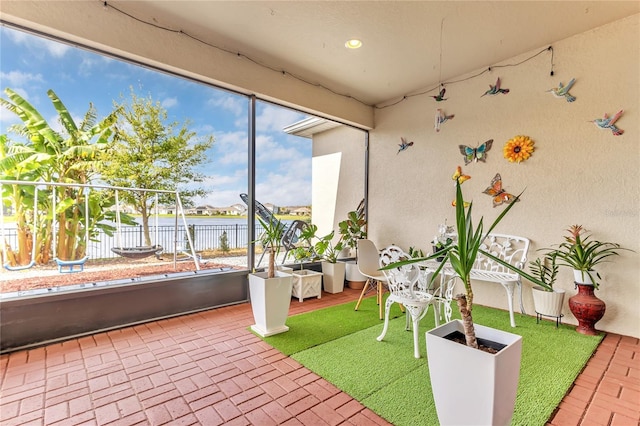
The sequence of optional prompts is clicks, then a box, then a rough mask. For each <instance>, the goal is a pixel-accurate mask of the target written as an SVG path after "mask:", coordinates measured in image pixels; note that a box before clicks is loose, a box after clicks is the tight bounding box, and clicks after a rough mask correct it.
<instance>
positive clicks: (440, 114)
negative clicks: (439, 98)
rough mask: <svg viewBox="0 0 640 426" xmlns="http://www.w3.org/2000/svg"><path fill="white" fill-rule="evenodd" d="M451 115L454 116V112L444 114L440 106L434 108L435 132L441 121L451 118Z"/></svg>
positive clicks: (437, 130)
mask: <svg viewBox="0 0 640 426" xmlns="http://www.w3.org/2000/svg"><path fill="white" fill-rule="evenodd" d="M453 117H455V114H451V115H446V114H445V113H444V112H442V110H441V109H440V108H438V109H437V110H436V118H435V123H434V124H435V125H434V127H435V129H436V132H439V131H440V125H442V123H444V122H445V121H447V120H451V119H452V118H453Z"/></svg>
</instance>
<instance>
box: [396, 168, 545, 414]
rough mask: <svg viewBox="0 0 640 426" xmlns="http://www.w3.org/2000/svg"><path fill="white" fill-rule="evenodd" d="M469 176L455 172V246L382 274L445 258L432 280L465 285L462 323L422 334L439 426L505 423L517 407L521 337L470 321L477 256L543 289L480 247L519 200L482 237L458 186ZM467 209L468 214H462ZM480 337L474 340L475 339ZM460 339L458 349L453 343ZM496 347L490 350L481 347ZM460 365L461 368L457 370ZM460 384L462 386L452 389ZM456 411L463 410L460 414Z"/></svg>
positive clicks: (459, 301)
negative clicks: (445, 276)
mask: <svg viewBox="0 0 640 426" xmlns="http://www.w3.org/2000/svg"><path fill="white" fill-rule="evenodd" d="M468 178H469V177H468V176H466V175H463V174H462V170H461V168H460V167H458V169H457V171H456V173H455V174H454V175H453V179H454V180H455V181H456V203H455V208H456V230H455V232H456V236H457V238H456V241H454V242H453V243H452V244H451V245H449V246H446V247H444V248H443V250H442V251H440V252H438V253H434V254H432V255H430V256H428V257H426V258H417V259H408V260H405V261H402V262H397V263H395V264H391V265H388V266H387V267H385V268H384V269H390V268H397V267H399V266H402V265H405V264H408V263H414V262H423V261H426V260H432V259H435V258H436V257H439V256H444V258H443V259H442V261H441V262H440V264H439V266H438V267H437V268H436V270H435V272H434V274H433V275H432V276H431V278H430V280H431V281H433V280H435V279H436V276H437V275H438V274H439V273H440V272H441V271H443V270H444V268H445V266H446V267H447V269H451V270H453V271H454V273H455V275H456V276H458V277H459V278H460V280H461V281H462V283H463V284H464V288H465V293H462V294H458V295H456V297H455V299H456V301H457V304H458V309H459V311H460V315H461V318H462V319H461V320H453V321H450V322H448V323H446V324H444V325H441V326H439V327H436V328H434V329H432V330H430V331H428V332H427V333H426V340H427V356H428V360H429V374H430V377H431V385H432V389H433V395H434V401H435V405H436V411H437V413H438V419H439V421H440V423H441V424H508V423H509V421H510V419H511V417H512V415H513V409H514V406H515V399H516V393H517V389H518V379H519V374H520V359H521V353H522V337H521V336H519V335H516V334H512V333H507V332H504V331H501V330H497V329H494V328H490V327H485V326H482V325H474V323H473V319H472V315H471V313H472V309H473V288H472V286H471V270H472V269H473V265H474V262H475V260H476V257H477V255H478V253H482V254H483V255H484V256H486V257H488V258H490V259H492V260H493V261H494V262H497V263H499V264H501V265H503V266H505V267H506V268H508V269H509V270H512V271H514V272H516V273H518V274H520V275H522V276H524V277H525V278H527V279H529V280H530V281H532V282H534V283H535V284H541V283H540V281H539V280H538V279H537V278H534V277H532V276H531V275H529V274H527V273H526V272H524V271H522V270H520V269H519V268H517V267H515V266H513V265H510V264H508V263H506V262H504V261H502V260H501V259H499V258H497V257H496V256H494V255H493V254H491V253H489V252H487V251H485V250H484V249H483V248H482V244H483V242H484V240H485V239H486V237H487V235H488V234H490V233H491V231H492V230H493V229H494V228H495V227H496V225H498V223H499V222H500V221H501V220H502V218H504V216H505V215H506V214H507V213H508V212H509V211H510V210H511V209H512V208H513V207H514V206H515V205H516V204H517V202H518V200H519V197H520V195H518V196H516V197H514V199H512V200H511V202H510V203H509V204H508V205H507V207H506V208H505V209H504V211H503V212H502V213H501V214H500V215H499V216H498V217H497V218H496V219H495V220H494V222H493V223H492V224H491V226H489V229H488V230H487V231H486V232H484V224H483V219H482V218H480V221H479V222H478V225H477V227H474V225H473V221H472V215H471V212H472V208H473V203H468V205H467V206H466V207H465V202H464V198H463V196H462V189H461V187H460V185H461V183H462V182H463V181H464V180H466V179H468ZM465 209H466V210H465ZM476 333H478V336H477V335H476ZM457 335H460V336H461V338H460V340H461V341H463V342H464V343H465V344H460V343H458V342H456V341H454V340H453V339H454V338H455V336H457ZM478 340H480V341H481V342H483V346H494V347H495V348H494V349H490V348H485V349H483V350H478V349H479V348H481V346H480V345H479V344H478ZM460 366H464V367H463V368H460ZM452 383H464V384H465V385H464V386H452V385H451V384H452ZM460 407H465V409H464V410H461V409H460Z"/></svg>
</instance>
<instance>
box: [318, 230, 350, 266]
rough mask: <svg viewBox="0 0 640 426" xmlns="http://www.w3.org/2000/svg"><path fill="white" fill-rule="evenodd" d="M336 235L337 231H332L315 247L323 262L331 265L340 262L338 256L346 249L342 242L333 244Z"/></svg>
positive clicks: (320, 239)
mask: <svg viewBox="0 0 640 426" xmlns="http://www.w3.org/2000/svg"><path fill="white" fill-rule="evenodd" d="M334 235H335V231H331V232H330V233H329V234H327V235H325V236H324V237H320V238H319V241H318V242H317V243H316V244H315V246H314V249H315V251H316V253H317V254H318V255H319V256H320V257H321V258H322V260H325V261H327V262H329V263H336V262H337V261H338V255H339V254H340V252H341V251H342V249H343V248H344V245H343V244H342V240H340V241H338V242H337V243H336V244H333V237H334Z"/></svg>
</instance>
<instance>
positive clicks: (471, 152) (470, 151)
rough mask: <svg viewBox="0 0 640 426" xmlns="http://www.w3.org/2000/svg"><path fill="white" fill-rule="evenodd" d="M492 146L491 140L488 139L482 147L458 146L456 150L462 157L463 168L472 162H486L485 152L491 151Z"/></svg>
mask: <svg viewBox="0 0 640 426" xmlns="http://www.w3.org/2000/svg"><path fill="white" fill-rule="evenodd" d="M492 144H493V139H489V140H488V141H486V142H484V143H483V144H482V145H480V146H478V147H476V148H471V147H469V146H466V145H458V148H459V149H460V154H462V155H464V164H465V166H466V165H467V164H469V163H470V162H472V161H475V162H476V163H477V162H478V160H480V161H482V162H486V161H487V152H488V151H489V150H490V149H491V145H492Z"/></svg>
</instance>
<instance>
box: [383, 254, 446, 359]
mask: <svg viewBox="0 0 640 426" xmlns="http://www.w3.org/2000/svg"><path fill="white" fill-rule="evenodd" d="M406 259H409V255H408V254H407V253H405V252H404V251H403V250H402V249H401V248H400V247H398V246H395V245H391V246H389V247H387V248H386V249H384V250H383V251H382V253H381V255H380V261H379V262H380V267H384V266H387V265H390V264H391V263H395V262H399V261H401V260H406ZM382 272H383V273H384V275H385V276H386V277H387V286H388V287H389V292H390V293H391V294H390V295H389V297H388V298H387V301H386V303H385V310H384V312H385V314H384V327H383V329H382V333H381V334H380V336H378V339H377V340H378V341H379V342H380V341H382V340H383V339H384V336H385V335H386V334H387V330H388V328H389V310H390V308H391V305H392V304H393V303H399V304H401V305H402V306H404V307H405V308H406V311H407V314H406V315H407V316H406V321H407V323H406V329H409V315H410V316H411V323H412V326H413V352H414V356H415V357H416V358H420V346H419V343H418V323H419V322H420V320H421V319H422V318H424V316H425V315H426V313H427V310H428V309H429V305H430V304H432V303H433V301H434V298H433V295H431V294H430V293H428V292H426V291H424V290H420V289H419V287H418V285H417V282H418V280H419V279H420V275H421V274H422V271H421V270H420V267H419V266H418V265H417V264H415V263H414V264H409V265H404V266H401V267H398V268H393V269H387V270H384V271H382Z"/></svg>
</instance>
